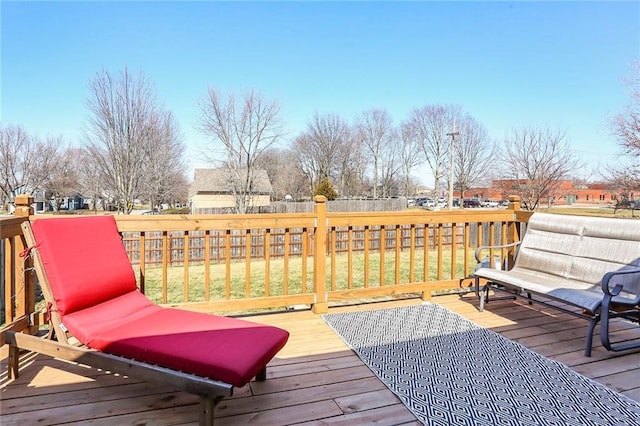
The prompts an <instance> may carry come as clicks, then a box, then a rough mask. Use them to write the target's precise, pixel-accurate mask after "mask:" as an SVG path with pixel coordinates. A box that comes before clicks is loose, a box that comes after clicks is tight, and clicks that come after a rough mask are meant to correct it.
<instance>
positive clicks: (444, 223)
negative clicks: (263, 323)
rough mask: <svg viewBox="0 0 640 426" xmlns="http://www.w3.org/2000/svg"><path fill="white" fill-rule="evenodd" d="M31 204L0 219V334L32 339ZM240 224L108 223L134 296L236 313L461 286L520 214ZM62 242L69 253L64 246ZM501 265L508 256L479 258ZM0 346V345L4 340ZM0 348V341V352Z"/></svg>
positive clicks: (279, 217)
mask: <svg viewBox="0 0 640 426" xmlns="http://www.w3.org/2000/svg"><path fill="white" fill-rule="evenodd" d="M31 204H32V199H31V197H28V196H25V195H22V196H19V197H17V198H16V211H15V214H14V216H7V217H2V218H0V243H1V244H3V245H4V261H3V262H2V265H3V269H4V270H3V273H2V276H3V278H4V285H3V290H4V326H3V329H2V331H4V330H6V329H16V330H28V331H34V330H35V329H37V327H38V325H39V324H41V323H42V322H43V320H44V315H43V314H44V313H43V312H41V311H40V310H41V309H39V308H40V307H39V305H38V300H37V299H38V298H37V296H36V295H37V289H36V282H35V279H34V275H33V273H32V272H31V271H30V269H29V268H30V265H29V264H28V263H27V264H25V262H24V259H23V258H22V257H20V253H21V252H22V251H23V250H24V248H25V247H24V242H23V238H22V233H21V229H20V225H21V223H22V222H23V221H25V220H47V218H46V217H45V216H46V215H37V216H34V215H33V210H32V209H31V207H30V205H31ZM326 206H327V204H326V199H324V197H316V198H315V206H314V212H313V213H295V214H294V213H277V214H251V215H155V216H116V222H117V225H118V229H119V231H120V232H121V234H122V237H123V242H124V244H125V247H126V249H127V252H128V255H129V258H130V260H131V263H132V266H133V268H134V270H135V272H136V276H137V278H138V284H139V288H140V290H141V291H142V292H143V293H145V294H147V295H148V296H150V297H151V298H152V300H154V301H155V302H157V303H160V304H167V305H172V306H177V305H180V306H184V305H188V306H186V307H187V308H188V309H194V310H201V311H206V312H229V311H234V312H242V311H252V310H261V309H273V308H287V307H295V306H299V305H310V306H311V307H312V309H313V311H314V312H316V313H323V312H326V311H327V309H328V306H329V304H330V303H332V302H345V301H355V300H360V299H363V298H371V297H380V296H393V295H398V294H406V293H419V294H420V295H421V297H422V298H423V299H425V300H426V299H429V298H430V297H431V294H432V293H433V292H434V291H438V290H445V289H459V288H461V287H465V286H466V285H468V283H469V282H470V280H469V279H468V277H469V275H470V274H471V273H472V272H473V268H474V267H475V262H474V260H473V252H474V250H475V248H476V247H478V246H480V245H487V244H497V243H508V242H513V241H517V240H519V239H520V232H521V225H522V223H523V222H526V221H527V220H528V217H529V213H527V212H522V211H520V205H519V198H518V197H510V204H509V208H508V209H502V210H498V209H486V210H485V209H463V210H455V211H448V210H443V211H424V210H418V209H416V210H407V211H402V212H373V213H337V212H327V207H326ZM78 237H82V238H87V237H89V236H69V239H68V240H67V241H64V242H61V244H68V245H69V246H70V248H71V246H72V245H73V241H74V239H75V238H78ZM494 255H496V256H501V257H502V258H505V256H507V255H508V253H507V252H500V253H491V254H490V256H494ZM3 335H4V333H3ZM3 342H4V339H2V343H3Z"/></svg>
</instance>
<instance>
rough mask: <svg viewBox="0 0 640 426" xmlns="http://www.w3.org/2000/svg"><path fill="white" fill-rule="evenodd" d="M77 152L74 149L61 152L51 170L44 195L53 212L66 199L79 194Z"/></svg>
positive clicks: (77, 150) (58, 208)
mask: <svg viewBox="0 0 640 426" xmlns="http://www.w3.org/2000/svg"><path fill="white" fill-rule="evenodd" d="M79 151H81V150H80V149H76V148H66V149H64V150H61V151H60V153H59V155H58V156H57V158H58V159H57V161H56V165H55V167H53V168H52V170H51V174H50V177H49V182H48V183H47V188H46V189H47V190H46V195H47V198H48V199H49V200H50V203H51V205H52V207H53V209H54V210H55V211H57V210H60V207H61V206H62V205H63V204H64V201H65V199H66V198H69V197H74V196H75V195H76V194H79V193H80V174H79V170H78V168H77V167H76V164H77V161H76V159H77V158H78V152H79Z"/></svg>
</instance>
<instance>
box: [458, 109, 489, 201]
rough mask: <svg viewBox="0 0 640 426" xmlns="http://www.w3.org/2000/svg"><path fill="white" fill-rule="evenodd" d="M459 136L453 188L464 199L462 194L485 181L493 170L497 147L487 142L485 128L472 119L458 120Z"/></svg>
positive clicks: (465, 117) (469, 117)
mask: <svg viewBox="0 0 640 426" xmlns="http://www.w3.org/2000/svg"><path fill="white" fill-rule="evenodd" d="M459 130H460V131H459V133H460V135H459V136H458V137H457V138H456V141H455V142H456V143H455V148H454V149H455V153H454V186H455V188H456V189H457V190H458V191H460V194H461V195H460V196H461V197H462V198H464V192H465V191H466V190H468V189H470V188H473V187H474V186H478V184H480V183H481V181H483V180H485V179H487V178H488V177H489V174H490V173H492V172H493V170H494V167H493V166H494V163H495V161H496V158H497V155H496V153H497V147H496V145H495V144H494V143H492V142H491V141H490V140H489V136H488V133H487V130H486V128H485V127H484V126H483V125H482V124H480V123H479V122H478V121H476V120H475V119H474V118H473V117H471V116H469V115H465V116H463V117H462V118H461V120H460V126H459Z"/></svg>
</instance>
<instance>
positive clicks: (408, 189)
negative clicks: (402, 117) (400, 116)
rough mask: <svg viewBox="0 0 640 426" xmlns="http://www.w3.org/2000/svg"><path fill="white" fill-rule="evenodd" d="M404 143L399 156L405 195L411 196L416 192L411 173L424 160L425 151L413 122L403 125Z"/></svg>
mask: <svg viewBox="0 0 640 426" xmlns="http://www.w3.org/2000/svg"><path fill="white" fill-rule="evenodd" d="M401 133H402V142H401V143H402V145H401V148H400V152H399V158H398V160H399V161H400V164H401V167H402V171H401V174H402V181H403V186H404V195H406V196H409V195H411V194H413V193H414V192H415V190H414V189H412V187H413V184H412V179H411V173H412V171H413V169H414V168H415V167H416V166H417V165H418V164H420V163H421V162H422V161H424V152H423V151H422V147H421V146H420V144H419V143H418V140H417V138H416V137H415V136H414V134H413V128H412V125H411V123H409V122H405V123H402V125H401Z"/></svg>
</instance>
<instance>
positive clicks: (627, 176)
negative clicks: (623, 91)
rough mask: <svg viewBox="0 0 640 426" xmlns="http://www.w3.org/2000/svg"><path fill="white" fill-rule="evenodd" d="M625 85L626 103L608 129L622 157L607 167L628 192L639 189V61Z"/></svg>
mask: <svg viewBox="0 0 640 426" xmlns="http://www.w3.org/2000/svg"><path fill="white" fill-rule="evenodd" d="M626 84H627V86H628V88H629V95H630V96H629V97H630V99H629V102H628V103H627V104H626V105H625V108H624V111H623V112H621V113H620V114H617V115H616V116H615V117H613V120H612V121H611V130H612V133H613V135H614V136H615V137H616V139H617V141H618V144H619V145H620V148H621V149H622V158H621V159H620V161H619V163H618V164H615V165H611V166H610V169H611V170H610V180H611V181H612V182H613V183H614V184H615V185H616V186H618V187H620V188H621V189H622V190H623V192H625V193H627V195H628V193H630V192H631V191H638V190H640V60H639V61H636V62H634V63H633V65H632V68H631V71H630V73H629V76H628V78H627V80H626ZM625 160H627V161H625ZM621 195H622V197H624V194H621Z"/></svg>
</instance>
